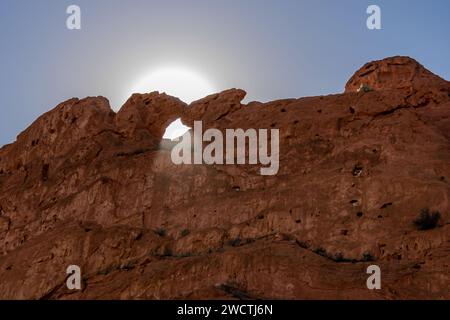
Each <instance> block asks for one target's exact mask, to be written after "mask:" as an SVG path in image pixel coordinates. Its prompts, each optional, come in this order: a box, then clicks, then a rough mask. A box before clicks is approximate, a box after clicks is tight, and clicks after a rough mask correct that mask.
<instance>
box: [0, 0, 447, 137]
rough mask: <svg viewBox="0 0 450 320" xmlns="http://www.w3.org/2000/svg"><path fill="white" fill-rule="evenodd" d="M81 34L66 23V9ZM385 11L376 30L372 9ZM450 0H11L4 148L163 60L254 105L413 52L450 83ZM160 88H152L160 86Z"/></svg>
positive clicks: (3, 0)
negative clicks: (69, 104)
mask: <svg viewBox="0 0 450 320" xmlns="http://www.w3.org/2000/svg"><path fill="white" fill-rule="evenodd" d="M71 4H76V5H79V6H80V7H81V11H82V19H81V21H82V29H81V30H76V31H75V30H68V29H67V28H66V19H67V17H68V15H67V14H66V8H67V7H68V6H69V5H71ZM369 4H376V5H379V6H380V7H381V10H382V30H368V29H367V27H366V19H367V17H368V15H367V14H366V9H367V7H368V5H369ZM449 13H450V1H448V0H427V1H419V0H386V1H380V0H372V1H365V0H340V1H338V0H329V1H326V0H311V1H306V0H304V1H302V0H292V1H289V0H277V1H275V0H273V1H272V0H239V1H238V0H179V1H175V0H158V1H156V0H126V1H125V0H121V1H119V0H71V1H65V0H0V39H1V51H0V70H1V72H0V90H1V107H0V108H1V109H0V111H1V118H0V119H1V120H0V145H3V144H5V143H10V142H12V141H14V139H15V137H16V135H17V134H18V133H20V132H21V131H22V130H24V129H25V128H26V127H27V126H28V125H29V124H30V123H31V122H32V121H34V120H35V119H36V117H37V116H39V115H40V114H41V113H43V112H45V111H48V110H50V109H51V108H53V107H54V106H55V105H57V104H58V103H59V102H62V101H64V100H66V99H68V98H71V97H80V98H81V97H85V96H97V95H104V96H106V97H108V98H109V99H110V101H111V105H112V107H114V108H116V109H117V108H118V107H120V105H121V103H122V102H123V100H124V99H125V97H126V96H127V95H128V93H129V92H128V90H130V88H131V87H132V85H133V84H134V83H136V81H137V80H138V79H139V78H140V77H142V76H143V75H145V74H146V73H148V72H149V70H152V69H154V68H156V67H158V66H162V65H164V66H167V65H169V66H170V65H177V66H185V67H188V68H189V69H191V70H195V71H196V72H199V73H201V74H202V75H204V76H205V77H206V78H207V79H209V81H211V82H212V83H214V86H215V87H216V88H218V90H222V89H226V88H230V87H239V88H243V89H245V90H246V91H247V93H248V96H247V99H246V101H250V100H260V101H268V100H274V99H278V98H288V97H302V96H310V95H322V94H328V93H336V92H341V91H342V90H343V87H344V85H345V82H346V81H347V80H348V78H349V77H350V76H351V75H352V74H353V72H354V71H356V70H357V69H358V68H359V67H360V66H362V65H363V64H364V63H365V62H368V61H370V60H374V59H381V58H384V57H387V56H392V55H409V56H411V57H413V58H415V59H417V60H419V62H421V63H422V64H424V65H425V66H426V67H427V68H429V69H430V70H432V71H433V72H435V73H437V74H439V75H440V76H442V77H444V78H446V79H450V59H449V52H450V41H449V39H450V37H449V31H450V19H449V17H448V14H449ZM149 91H151V88H149Z"/></svg>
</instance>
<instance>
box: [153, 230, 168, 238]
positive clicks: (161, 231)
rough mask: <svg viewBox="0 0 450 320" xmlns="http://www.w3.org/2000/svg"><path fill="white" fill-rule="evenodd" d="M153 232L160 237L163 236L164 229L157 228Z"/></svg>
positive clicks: (164, 233)
mask: <svg viewBox="0 0 450 320" xmlns="http://www.w3.org/2000/svg"><path fill="white" fill-rule="evenodd" d="M155 233H156V234H157V235H158V236H160V237H164V236H165V235H166V229H164V228H158V229H156V230H155Z"/></svg>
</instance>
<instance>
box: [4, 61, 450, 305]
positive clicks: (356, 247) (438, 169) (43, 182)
mask: <svg viewBox="0 0 450 320" xmlns="http://www.w3.org/2000/svg"><path fill="white" fill-rule="evenodd" d="M361 84H364V85H367V86H369V87H370V88H372V89H373V90H374V91H371V92H367V93H364V92H357V89H358V88H359V87H360V85H361ZM449 94H450V84H449V82H447V81H445V80H443V79H441V78H439V77H437V76H436V75H434V74H432V73H431V72H430V71H428V70H426V69H425V68H424V67H423V66H421V65H420V64H419V63H417V62H416V61H414V60H413V59H410V58H407V57H393V58H388V59H385V60H381V61H374V62H371V63H369V64H367V65H365V66H364V67H363V68H361V69H360V70H359V71H357V72H356V73H355V75H354V76H353V77H352V78H351V79H350V80H349V82H348V83H347V85H346V89H345V93H343V94H338V95H331V96H323V97H311V98H302V99H286V100H279V101H273V102H269V103H259V102H252V103H249V104H247V105H244V104H242V102H241V101H242V100H243V98H244V96H245V92H244V91H242V90H237V89H231V90H228V91H225V92H222V93H218V94H215V95H211V96H208V97H206V98H204V99H201V100H199V101H196V102H194V103H192V104H191V105H189V106H188V105H186V104H184V103H183V102H181V101H180V100H178V99H176V98H174V97H170V96H167V95H165V94H159V93H157V92H153V93H150V94H143V95H141V94H135V95H133V96H132V97H131V98H130V99H129V100H128V101H127V102H126V103H125V105H124V106H123V107H122V108H121V110H120V111H119V112H118V113H114V112H113V111H112V110H111V108H110V106H109V103H108V101H107V100H106V99H105V98H103V97H97V98H92V97H91V98H86V99H82V100H79V99H71V100H68V101H66V102H63V103H61V104H60V105H58V106H57V107H56V108H54V109H53V110H51V111H49V112H47V113H46V114H44V115H42V116H41V117H40V118H39V119H37V120H36V121H35V122H34V123H33V124H32V125H31V126H30V127H29V128H28V129H26V130H25V131H24V132H23V133H21V134H20V135H19V136H18V137H17V141H15V142H14V143H13V144H10V145H7V146H4V147H3V148H2V149H0V239H1V241H0V253H1V256H0V279H1V281H0V298H4V299H23V298H27V299H29V298H30V299H88V298H93V299H107V298H120V299H126V298H127V299H144V298H145V299H172V298H204V299H206V298H242V297H243V296H245V297H247V298H287V299H310V298H325V299H327V298H343V299H353V298H357V299H361V298H368V299H386V298H387V299H390V298H404V299H430V298H436V299H449V298H450V295H449V291H448V287H449V285H450V275H449V270H450V269H449V264H450V258H449V256H450V255H449V252H450V239H449V228H450V226H449V214H450V166H449V163H450V97H449ZM177 118H181V119H182V121H183V122H184V123H185V124H186V125H189V126H191V125H192V123H193V121H195V120H202V121H203V123H204V128H208V127H215V128H219V129H225V128H244V129H245V128H279V129H280V170H279V172H278V174H277V175H276V176H260V175H259V172H258V168H257V166H251V165H227V166H221V165H216V166H207V165H184V166H176V165H174V164H172V162H171V160H170V146H168V145H167V144H166V142H164V141H162V135H163V133H164V130H165V128H166V127H167V125H168V124H169V123H170V122H171V121H173V120H175V119H177ZM422 208H429V209H430V210H431V211H439V212H440V213H441V219H440V220H439V223H438V225H437V227H436V228H434V229H432V230H426V231H422V230H418V228H417V227H416V226H415V225H414V223H413V222H414V220H415V219H416V218H417V216H418V215H419V213H420V210H421V209H422ZM371 260H373V261H371ZM70 264H76V265H79V266H80V267H81V270H82V273H83V290H81V291H69V290H68V289H67V288H66V287H65V278H66V274H65V270H66V267H67V266H68V265H70ZM370 264H377V265H379V266H380V267H381V269H382V275H383V278H382V281H383V282H382V283H383V286H382V290H374V291H371V290H368V289H367V288H366V279H367V276H368V275H367V274H366V268H367V266H368V265H370ZM236 292H239V293H241V294H238V295H237V294H235V293H236Z"/></svg>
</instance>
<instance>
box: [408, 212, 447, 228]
mask: <svg viewBox="0 0 450 320" xmlns="http://www.w3.org/2000/svg"><path fill="white" fill-rule="evenodd" d="M440 219H441V213H440V212H439V211H435V212H432V213H431V212H430V210H429V209H428V208H424V209H422V210H421V211H420V215H419V217H418V218H417V219H416V220H414V225H415V226H416V227H417V228H418V229H419V230H430V229H434V228H436V227H437V225H438V223H439V220H440Z"/></svg>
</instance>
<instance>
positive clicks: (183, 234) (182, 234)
mask: <svg viewBox="0 0 450 320" xmlns="http://www.w3.org/2000/svg"><path fill="white" fill-rule="evenodd" d="M189 233H190V231H189V230H188V229H183V230H182V231H181V237H186V236H187V235H188V234H189Z"/></svg>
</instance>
